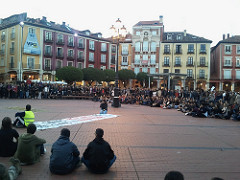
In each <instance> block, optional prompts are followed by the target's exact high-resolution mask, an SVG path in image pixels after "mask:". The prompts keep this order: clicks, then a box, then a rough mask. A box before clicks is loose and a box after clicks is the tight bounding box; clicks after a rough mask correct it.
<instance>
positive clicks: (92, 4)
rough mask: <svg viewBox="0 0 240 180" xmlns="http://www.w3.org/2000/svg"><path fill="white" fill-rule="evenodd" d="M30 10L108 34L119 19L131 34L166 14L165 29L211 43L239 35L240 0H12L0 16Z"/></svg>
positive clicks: (34, 15)
mask: <svg viewBox="0 0 240 180" xmlns="http://www.w3.org/2000/svg"><path fill="white" fill-rule="evenodd" d="M23 12H27V15H28V17H31V18H42V16H46V17H47V20H48V21H54V22H56V23H59V24H61V23H62V22H63V21H64V22H66V24H69V26H70V27H73V28H75V29H78V30H86V29H89V30H90V31H91V32H92V33H96V32H101V33H102V34H103V37H108V36H109V28H110V27H111V25H112V24H114V22H115V21H116V19H117V18H120V19H121V20H122V23H123V24H124V25H125V26H126V27H127V30H128V31H129V32H130V33H131V32H132V26H133V25H135V24H136V23H137V22H139V21H151V20H158V19H159V16H160V15H162V16H163V23H164V27H165V32H166V31H168V32H169V31H177V32H179V31H184V29H186V30H187V33H190V34H193V35H196V36H200V37H204V38H206V39H209V40H212V41H213V43H212V45H211V46H214V45H216V44H217V42H218V41H220V40H222V35H223V34H227V33H229V34H230V36H232V35H240V23H239V22H240V21H239V18H240V0H228V1H226V0H224V1H223V0H201V1H194V0H168V1H166V0H164V1H163V0H147V1H135V0H132V1H131V0H121V1H113V0H101V1H99V0H91V1H77V0H68V1H56V0H41V1H32V0H20V1H19V0H13V1H5V2H4V4H3V5H1V6H0V18H6V17H9V16H11V15H13V14H20V13H23Z"/></svg>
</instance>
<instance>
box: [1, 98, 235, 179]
mask: <svg viewBox="0 0 240 180" xmlns="http://www.w3.org/2000/svg"><path fill="white" fill-rule="evenodd" d="M27 103H30V104H31V105H32V107H33V108H35V109H36V110H37V112H36V121H47V120H56V119H62V118H67V117H77V116H83V115H91V114H96V113H98V112H99V109H100V108H99V105H100V104H99V103H98V102H92V101H87V100H3V99H0V119H3V117H5V116H9V117H11V118H12V119H13V118H14V114H15V112H16V111H17V109H19V107H21V108H24V107H25V105H26V104H27ZM108 113H109V114H115V115H119V117H117V118H113V119H106V120H102V121H95V122H91V123H84V124H79V125H74V126H68V128H69V129H70V130H71V137H70V138H71V140H72V141H73V142H74V143H75V144H76V145H77V146H78V147H79V150H80V152H81V155H82V152H83V151H84V150H85V148H86V146H87V144H88V142H90V141H91V140H92V139H93V138H94V131H95V129H96V128H98V127H101V128H103V129H104V130H105V136H104V138H105V140H107V141H108V142H109V143H110V144H111V145H112V148H113V150H114V152H115V154H116V156H117V160H116V162H115V164H114V165H113V166H112V167H111V169H110V171H109V172H108V173H107V174H104V175H94V174H91V173H89V172H88V171H87V169H86V167H85V166H84V165H83V166H81V167H80V168H78V169H76V170H75V171H74V172H73V173H72V174H70V175H65V176H58V175H53V174H51V173H50V171H49V169H48V164H49V156H50V149H51V145H52V144H53V142H54V141H55V140H56V139H57V138H58V136H59V133H60V130H61V128H56V129H47V130H44V131H38V132H37V133H36V134H37V135H38V136H39V137H41V138H45V139H46V140H47V144H46V149H47V154H46V155H44V156H43V157H41V162H40V163H38V164H35V165H32V166H23V173H22V175H20V176H19V179H20V180H31V179H39V180H43V179H51V180H56V179H57V180H65V179H141V180H142V179H150V180H151V179H164V176H165V174H166V173H167V172H168V171H170V170H178V171H181V172H182V173H183V174H184V176H185V179H186V180H210V179H211V177H214V176H218V177H222V178H224V179H225V180H239V179H240V141H239V139H240V122H233V121H231V120H218V119H208V118H206V119H201V118H192V117H190V116H184V114H183V113H181V112H178V111H176V110H166V109H162V108H151V107H146V106H139V105H122V107H121V108H112V107H109V111H108ZM18 131H19V133H20V134H21V133H23V132H24V131H25V130H24V129H18ZM0 162H3V163H5V164H6V165H9V163H8V158H0Z"/></svg>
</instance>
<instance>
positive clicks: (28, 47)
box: [23, 32, 41, 55]
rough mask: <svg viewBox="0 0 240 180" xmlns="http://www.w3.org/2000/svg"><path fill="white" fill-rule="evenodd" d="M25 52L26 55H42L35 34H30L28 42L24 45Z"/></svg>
mask: <svg viewBox="0 0 240 180" xmlns="http://www.w3.org/2000/svg"><path fill="white" fill-rule="evenodd" d="M23 52H24V53H26V54H35V55H39V54H41V49H40V47H39V44H38V40H37V36H36V34H35V33H31V32H29V33H28V36H27V40H26V42H25V44H24V49H23Z"/></svg>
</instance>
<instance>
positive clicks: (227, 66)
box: [223, 63, 232, 68]
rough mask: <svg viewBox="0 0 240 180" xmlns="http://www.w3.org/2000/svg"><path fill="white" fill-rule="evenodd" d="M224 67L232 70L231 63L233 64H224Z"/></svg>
mask: <svg viewBox="0 0 240 180" xmlns="http://www.w3.org/2000/svg"><path fill="white" fill-rule="evenodd" d="M223 67H225V68H231V67H232V63H231V64H224V65H223Z"/></svg>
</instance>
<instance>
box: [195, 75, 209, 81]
mask: <svg viewBox="0 0 240 180" xmlns="http://www.w3.org/2000/svg"><path fill="white" fill-rule="evenodd" d="M197 78H198V79H203V80H204V79H205V80H206V79H207V78H208V76H207V75H206V74H198V76H197Z"/></svg>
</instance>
